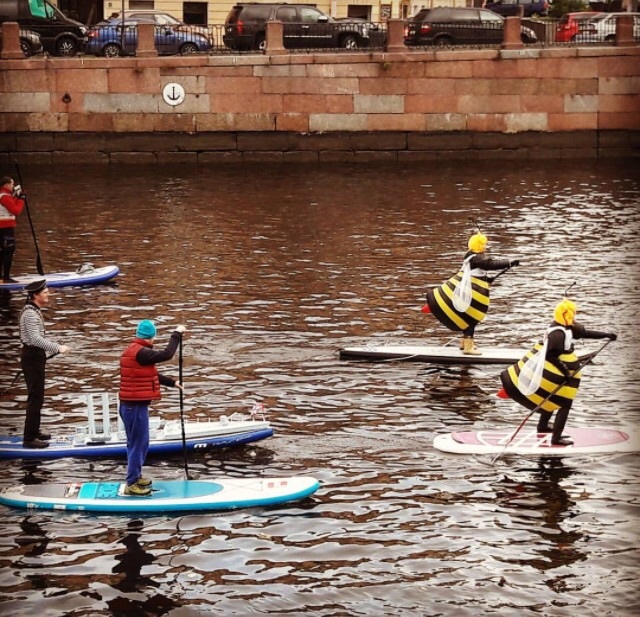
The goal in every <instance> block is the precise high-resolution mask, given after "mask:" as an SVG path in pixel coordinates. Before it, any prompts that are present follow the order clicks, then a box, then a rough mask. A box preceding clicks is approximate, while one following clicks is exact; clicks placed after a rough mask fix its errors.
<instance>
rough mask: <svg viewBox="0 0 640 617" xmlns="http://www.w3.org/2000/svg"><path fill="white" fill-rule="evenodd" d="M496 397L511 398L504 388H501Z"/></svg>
mask: <svg viewBox="0 0 640 617" xmlns="http://www.w3.org/2000/svg"><path fill="white" fill-rule="evenodd" d="M496 396H497V397H498V398H511V397H510V396H509V395H508V394H507V391H506V390H505V389H504V388H500V391H499V392H498V393H497V394H496Z"/></svg>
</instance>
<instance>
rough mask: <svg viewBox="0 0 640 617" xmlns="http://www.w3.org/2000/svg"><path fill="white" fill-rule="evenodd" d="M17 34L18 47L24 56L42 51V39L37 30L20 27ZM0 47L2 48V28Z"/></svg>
mask: <svg viewBox="0 0 640 617" xmlns="http://www.w3.org/2000/svg"><path fill="white" fill-rule="evenodd" d="M18 36H19V37H20V49H21V50H22V53H23V54H24V57H25V58H29V57H30V56H33V55H34V54H39V53H42V49H43V48H42V41H41V40H40V35H39V34H38V33H37V32H33V31H32V30H23V29H22V28H20V30H19V34H18ZM0 49H2V28H0Z"/></svg>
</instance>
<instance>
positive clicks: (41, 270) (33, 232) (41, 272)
mask: <svg viewBox="0 0 640 617" xmlns="http://www.w3.org/2000/svg"><path fill="white" fill-rule="evenodd" d="M13 163H14V165H15V166H16V173H17V174H18V182H19V183H20V186H21V187H24V184H22V174H21V173H20V165H19V164H18V161H13ZM21 199H23V200H24V208H25V210H26V211H27V218H28V219H29V226H30V227H31V235H32V236H33V243H34V244H35V247H36V269H37V270H38V274H39V275H40V276H44V268H43V267H42V259H40V248H39V247H38V238H37V237H36V230H35V228H34V227H33V221H32V220H31V212H30V211H29V202H28V200H27V195H26V193H24V192H23V193H22V197H21Z"/></svg>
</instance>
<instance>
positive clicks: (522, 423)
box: [491, 339, 611, 465]
mask: <svg viewBox="0 0 640 617" xmlns="http://www.w3.org/2000/svg"><path fill="white" fill-rule="evenodd" d="M610 342H611V339H608V340H607V342H606V343H605V344H604V345H602V347H600V349H598V350H596V351H595V352H594V353H593V354H591V355H590V356H589V357H588V358H585V359H584V360H583V361H582V362H580V363H578V366H577V367H576V368H575V369H573V371H571V372H570V373H569V375H568V376H567V377H565V379H564V381H563V382H562V383H560V384H558V385H557V386H556V388H555V389H554V390H553V392H550V393H549V394H548V395H547V396H546V398H545V399H544V400H543V401H541V402H540V403H539V404H538V405H536V406H535V407H534V408H533V409H532V410H531V411H530V412H529V413H528V414H527V415H526V416H525V419H524V420H523V421H522V422H521V423H520V426H519V427H518V428H517V429H516V430H515V432H514V433H513V435H511V437H510V438H509V441H507V443H506V444H505V446H504V448H502V450H500V452H498V454H496V455H495V456H494V457H493V458H492V459H491V464H492V465H493V464H494V463H495V462H496V461H497V460H498V459H499V458H500V457H501V456H502V455H503V454H504V452H505V450H506V449H507V448H508V447H509V444H510V443H511V442H512V441H513V440H514V439H515V437H516V435H517V434H518V433H519V432H520V429H521V428H522V427H523V426H524V425H525V424H526V422H527V420H529V418H530V417H531V416H532V415H533V414H534V413H535V412H536V411H538V410H539V409H540V408H541V407H542V406H543V405H544V404H545V403H546V402H547V401H548V400H549V399H550V398H551V397H552V396H553V395H554V394H555V393H556V392H558V390H560V388H562V387H563V386H564V385H565V384H566V383H567V381H568V380H569V379H570V378H571V377H573V376H574V375H575V374H576V373H578V372H579V371H581V370H582V369H583V368H584V367H585V366H587V364H589V362H591V361H592V360H593V359H594V358H595V357H596V356H597V355H598V354H599V353H600V352H601V351H602V350H603V349H604V348H605V347H606V346H607V345H608V344H609V343H610Z"/></svg>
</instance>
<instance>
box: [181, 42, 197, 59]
mask: <svg viewBox="0 0 640 617" xmlns="http://www.w3.org/2000/svg"><path fill="white" fill-rule="evenodd" d="M198 51H200V50H199V49H198V46H197V45H196V44H195V43H185V44H184V45H183V46H182V47H181V48H180V54H181V55H182V56H187V55H189V54H197V53H198Z"/></svg>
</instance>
